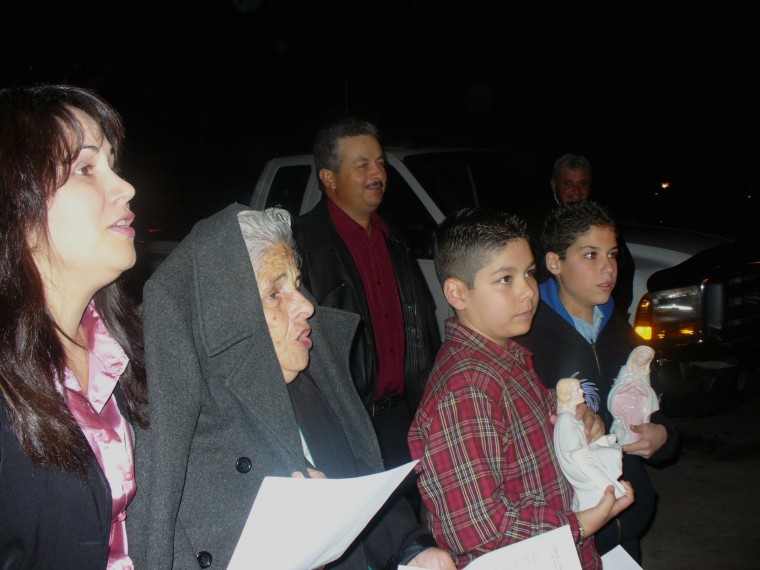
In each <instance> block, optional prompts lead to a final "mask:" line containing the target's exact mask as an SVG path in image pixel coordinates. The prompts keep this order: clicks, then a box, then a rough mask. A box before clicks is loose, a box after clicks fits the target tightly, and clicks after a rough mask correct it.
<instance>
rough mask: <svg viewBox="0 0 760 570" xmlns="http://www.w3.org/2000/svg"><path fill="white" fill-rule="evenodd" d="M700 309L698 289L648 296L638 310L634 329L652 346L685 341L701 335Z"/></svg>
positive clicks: (694, 287)
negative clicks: (658, 343) (652, 344)
mask: <svg viewBox="0 0 760 570" xmlns="http://www.w3.org/2000/svg"><path fill="white" fill-rule="evenodd" d="M701 306H702V303H701V294H700V288H699V287H698V286H692V287H681V288H678V289H669V290H666V291H655V292H652V293H647V294H646V295H644V296H643V297H642V298H641V301H640V302H639V304H638V306H637V308H636V317H635V319H634V324H633V327H634V330H635V331H636V334H638V335H639V336H640V337H641V338H642V339H644V340H646V341H648V342H650V343H657V342H672V341H684V340H687V339H690V338H693V337H695V336H696V335H698V334H699V333H700V331H701V319H702V310H701Z"/></svg>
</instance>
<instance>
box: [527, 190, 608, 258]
mask: <svg viewBox="0 0 760 570" xmlns="http://www.w3.org/2000/svg"><path fill="white" fill-rule="evenodd" d="M592 226H603V227H608V228H610V229H612V231H614V232H615V235H617V226H616V225H615V221H614V220H613V219H612V216H611V215H610V213H609V212H608V211H607V209H606V208H605V207H604V206H602V205H601V204H599V203H597V202H594V201H593V200H581V201H580V202H569V203H567V204H560V205H559V206H557V207H556V208H554V210H552V211H551V212H550V213H549V215H548V216H546V219H545V220H544V231H543V233H542V234H541V247H542V248H543V250H544V251H545V252H547V253H549V252H552V253H556V254H557V255H558V256H559V257H560V259H565V256H566V255H567V250H568V248H570V246H572V245H573V244H574V243H575V242H576V240H577V239H578V237H579V236H581V235H583V234H585V233H586V232H587V231H589V230H590V229H591V227H592Z"/></svg>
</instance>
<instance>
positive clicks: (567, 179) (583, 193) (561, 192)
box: [530, 153, 638, 319]
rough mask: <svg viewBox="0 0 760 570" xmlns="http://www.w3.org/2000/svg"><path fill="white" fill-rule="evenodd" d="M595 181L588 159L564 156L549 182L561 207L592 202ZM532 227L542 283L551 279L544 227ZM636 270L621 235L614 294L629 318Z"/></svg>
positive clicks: (616, 304) (615, 299) (533, 222)
mask: <svg viewBox="0 0 760 570" xmlns="http://www.w3.org/2000/svg"><path fill="white" fill-rule="evenodd" d="M592 178H593V174H592V171H591V163H590V162H589V160H588V159H587V158H586V157H585V156H582V155H579V154H570V153H566V154H563V155H562V156H560V157H559V158H557V160H555V161H554V166H553V167H552V177H551V180H550V182H549V184H550V185H551V189H552V193H553V194H554V200H555V201H556V202H557V204H559V205H562V204H569V203H571V202H580V201H582V200H588V199H589V197H590V195H591V181H592ZM530 225H531V227H530V231H531V238H532V240H533V246H534V248H535V249H536V263H537V265H538V266H539V271H538V280H539V282H543V281H545V280H546V278H547V277H549V275H548V273H547V272H546V269H545V267H544V261H543V253H544V252H543V251H540V247H539V246H538V243H539V239H538V238H539V236H540V235H541V231H542V229H543V227H542V226H543V224H542V223H541V224H536V223H535V221H531V224H530ZM634 270H635V264H634V261H633V256H632V255H631V252H630V251H629V250H628V246H627V245H626V243H625V240H624V239H623V236H622V235H621V234H620V233H618V282H617V285H616V286H615V289H614V290H613V291H612V298H613V300H614V301H615V309H616V310H617V311H619V312H620V313H621V314H622V315H623V316H624V317H625V318H626V319H627V318H628V316H629V310H630V307H631V302H632V301H633V272H634ZM637 301H638V299H637Z"/></svg>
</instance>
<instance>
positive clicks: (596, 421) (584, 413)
mask: <svg viewBox="0 0 760 570" xmlns="http://www.w3.org/2000/svg"><path fill="white" fill-rule="evenodd" d="M575 419H576V420H582V421H583V432H584V433H585V434H586V443H593V442H595V441H596V440H597V439H599V438H600V437H602V436H603V435H604V432H605V429H604V422H603V421H602V418H600V417H599V415H597V414H596V413H595V412H594V410H592V409H591V408H589V407H588V406H587V405H586V404H578V406H577V407H576V408H575ZM666 435H667V434H666ZM663 443H665V442H663Z"/></svg>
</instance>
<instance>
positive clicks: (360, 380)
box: [293, 117, 440, 500]
mask: <svg viewBox="0 0 760 570" xmlns="http://www.w3.org/2000/svg"><path fill="white" fill-rule="evenodd" d="M378 139H379V132H378V129H377V128H376V127H375V126H374V125H372V124H371V123H369V122H367V121H364V120H360V119H356V118H352V117H345V118H341V119H338V120H337V121H335V122H333V123H330V124H328V125H327V126H325V127H323V128H322V129H320V130H319V131H318V132H317V135H316V137H315V141H314V163H315V168H316V172H317V176H318V178H319V182H320V186H321V188H322V191H323V197H322V200H321V201H320V202H319V203H318V204H317V205H316V206H315V207H314V209H313V210H311V211H310V212H308V213H307V214H304V215H303V216H301V218H300V219H299V220H298V222H297V223H296V225H295V227H294V231H293V233H294V236H295V238H296V242H297V244H298V247H299V250H300V253H301V256H302V258H303V265H302V276H303V283H304V285H305V286H306V288H307V289H308V290H309V291H310V292H311V293H312V294H313V295H314V297H315V299H316V301H317V303H318V304H319V305H322V306H328V307H335V308H340V309H345V310H348V311H351V312H354V313H357V314H358V315H359V316H360V317H361V322H360V324H359V328H358V331H357V334H356V336H355V337H354V341H353V346H352V349H351V356H350V358H351V363H350V364H351V373H352V375H353V379H354V383H355V385H356V389H357V391H358V392H359V396H360V397H361V399H362V401H363V402H364V405H365V407H366V408H367V411H368V412H369V414H370V416H371V418H372V423H373V426H374V428H375V432H376V434H377V437H378V440H379V443H380V449H381V451H382V455H383V461H384V463H385V466H386V468H391V467H395V466H398V465H401V464H403V463H406V462H408V461H410V460H411V457H410V455H409V449H408V447H407V443H406V436H407V433H408V431H409V426H410V424H411V420H412V417H413V415H414V412H415V410H416V409H417V406H418V404H419V402H420V398H421V395H422V391H423V388H424V385H425V382H426V380H427V377H428V374H429V372H430V368H431V365H432V363H433V360H434V359H435V355H436V352H437V350H438V347H439V346H440V335H439V332H438V326H437V324H436V321H435V306H434V302H433V299H432V296H431V294H430V291H429V290H428V289H427V287H426V285H425V281H424V278H423V276H422V272H421V271H420V268H419V266H418V265H417V262H416V261H415V259H414V256H413V255H412V253H411V251H410V250H409V247H408V246H407V244H406V242H405V241H404V239H403V238H402V236H401V234H400V233H399V232H398V231H397V230H395V229H394V228H393V227H392V225H391V224H390V220H385V219H383V218H382V217H381V216H380V215H379V214H378V212H377V209H378V207H379V206H380V204H381V203H382V201H383V196H384V194H385V192H386V191H388V189H387V188H386V183H387V174H386V169H385V154H384V153H383V149H382V147H381V145H380V142H379V140H378ZM391 191H392V190H391ZM414 487H415V486H414V485H410V488H411V489H412V490H414ZM412 492H414V491H412ZM414 499H415V500H416V497H415V498H414Z"/></svg>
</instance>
